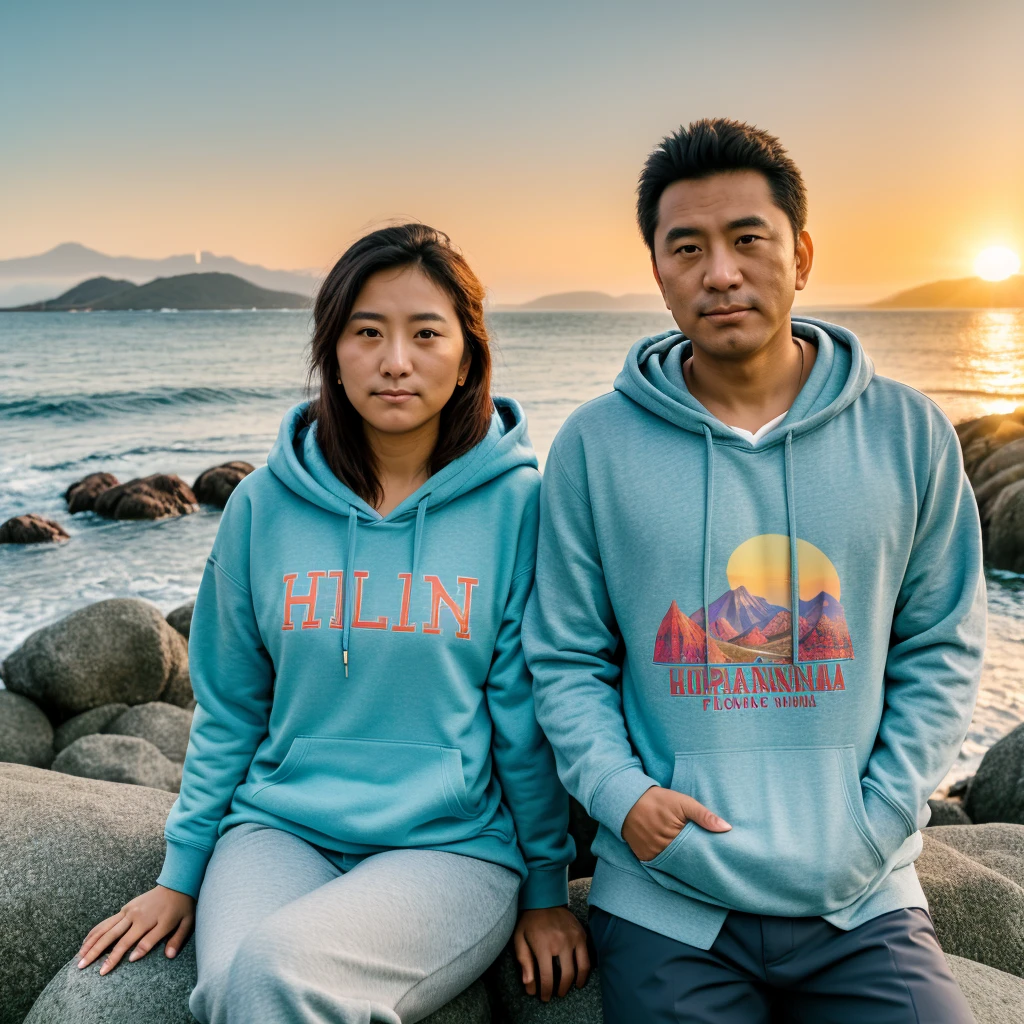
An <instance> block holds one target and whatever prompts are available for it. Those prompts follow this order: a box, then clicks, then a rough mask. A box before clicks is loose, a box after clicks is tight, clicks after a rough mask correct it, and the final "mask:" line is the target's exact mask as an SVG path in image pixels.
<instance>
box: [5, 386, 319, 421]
mask: <svg viewBox="0 0 1024 1024" xmlns="http://www.w3.org/2000/svg"><path fill="white" fill-rule="evenodd" d="M302 396H303V391H302V389H301V388H298V387H289V388H280V387H266V388H254V387H223V388H211V387H190V388H173V387H156V388H145V389H143V390H140V391H99V392H95V393H93V394H70V395H36V396H33V397H32V398H8V399H4V398H0V417H7V418H9V419H32V418H35V417H38V416H46V417H54V416H59V417H62V418H64V419H72V420H88V419H93V418H94V417H99V416H109V415H111V414H115V415H116V414H122V413H132V412H141V411H146V410H150V409H173V408H181V407H188V406H204V405H242V404H245V403H249V402H260V401H282V400H295V401H298V400H300V399H301V398H302Z"/></svg>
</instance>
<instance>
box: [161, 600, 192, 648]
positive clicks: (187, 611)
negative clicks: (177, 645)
mask: <svg viewBox="0 0 1024 1024" xmlns="http://www.w3.org/2000/svg"><path fill="white" fill-rule="evenodd" d="M195 606H196V602H195V599H193V600H191V601H189V603H188V604H183V605H179V606H178V607H177V608H175V609H174V610H173V611H170V612H168V613H167V621H168V623H170V625H171V626H172V627H173V628H174V629H176V630H177V631H178V632H179V633H180V634H181V635H182V636H183V637H184V638H185V639H186V640H187V639H188V635H189V631H190V630H191V629H192V611H193V609H194V608H195Z"/></svg>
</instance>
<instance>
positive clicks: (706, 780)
mask: <svg viewBox="0 0 1024 1024" xmlns="http://www.w3.org/2000/svg"><path fill="white" fill-rule="evenodd" d="M670 788H672V789H674V790H676V791H678V792H680V793H687V794H689V795H690V796H692V797H694V798H695V799H697V800H699V801H700V802H701V803H702V804H704V806H705V807H708V808H709V809H710V810H712V811H714V812H715V813H716V814H718V815H720V816H721V817H722V818H724V819H725V820H726V821H727V822H729V824H730V825H732V830H731V831H729V832H708V831H707V830H705V829H702V828H700V827H699V826H698V825H696V824H694V823H693V822H688V823H687V824H686V826H685V827H684V828H683V829H682V831H681V832H680V833H679V835H677V836H676V837H675V839H673V840H672V842H671V843H670V844H669V845H668V846H667V847H666V848H665V849H664V850H662V851H661V853H659V854H658V855H657V856H656V857H655V858H654V859H653V860H649V861H641V862H640V863H641V864H642V865H643V866H644V868H645V869H646V870H647V871H648V872H649V873H650V874H651V875H652V876H653V877H654V878H656V879H657V880H658V881H659V882H660V883H661V884H662V885H664V886H665V887H666V888H670V889H674V890H676V891H678V892H682V893H684V894H686V895H688V896H696V897H698V898H701V899H705V900H707V901H709V902H712V903H717V904H719V905H720V906H725V907H729V908H732V909H735V910H741V911H746V912H748V913H758V914H774V915H782V916H792V917H796V916H812V915H819V914H828V913H832V912H833V911H836V910H839V909H840V908H842V907H845V906H848V905H849V904H850V903H852V902H853V901H854V900H855V899H857V897H858V896H859V895H860V894H861V893H863V892H864V891H865V890H866V889H867V887H868V885H869V884H870V883H871V881H872V880H873V879H874V878H875V876H876V875H877V874H878V871H879V869H880V868H881V866H882V860H883V858H882V857H881V855H880V854H879V851H878V849H877V847H876V845H875V843H874V841H873V840H872V838H871V830H870V826H869V825H868V820H867V815H866V813H865V810H864V800H863V796H862V791H861V785H860V776H859V773H858V771H857V761H856V754H855V751H854V748H853V747H852V746H847V747H766V748H756V749H753V750H715V751H705V752H701V753H680V754H677V755H676V758H675V766H674V770H673V773H672V782H671V786H670Z"/></svg>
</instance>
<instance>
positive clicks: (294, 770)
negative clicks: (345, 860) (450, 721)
mask: <svg viewBox="0 0 1024 1024" xmlns="http://www.w3.org/2000/svg"><path fill="white" fill-rule="evenodd" d="M250 799H251V800H252V801H253V803H254V804H255V805H256V806H258V807H260V808H262V809H264V810H266V811H269V812H271V813H273V814H276V815H278V816H279V817H281V818H284V819H285V820H288V821H294V822H296V823H298V824H302V825H305V826H307V827H309V828H313V829H316V830H317V831H318V832H322V833H324V834H325V835H329V836H334V837H336V838H338V839H344V840H347V841H349V842H353V843H362V844H365V845H368V846H415V845H424V844H428V843H439V842H450V841H452V840H454V839H459V838H462V837H464V835H465V831H466V828H465V826H464V825H460V824H458V822H459V821H468V820H470V819H473V818H475V817H476V812H475V811H474V810H473V809H471V808H470V807H469V806H468V798H467V794H466V781H465V776H464V775H463V770H462V752H461V751H460V750H459V749H458V747H447V746H442V745H441V744H439V743H414V742H408V741H403V740H379V739H344V738H338V737H333V736H296V737H295V739H294V740H292V744H291V746H290V747H289V748H288V753H287V754H286V755H285V759H284V760H283V761H282V762H281V764H280V765H279V766H278V767H277V768H276V769H275V770H274V771H273V772H271V774H270V775H269V776H267V778H266V780H265V782H264V784H263V785H262V786H261V787H260V788H259V789H257V790H255V791H254V792H253V794H252V796H251V797H250Z"/></svg>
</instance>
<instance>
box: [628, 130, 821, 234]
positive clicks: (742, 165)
mask: <svg viewBox="0 0 1024 1024" xmlns="http://www.w3.org/2000/svg"><path fill="white" fill-rule="evenodd" d="M721 171H759V172H760V173H761V174H763V175H764V176H765V177H766V178H767V179H768V185H769V187H770V188H771V191H772V198H773V199H774V200H775V205H776V206H778V207H779V209H781V210H782V211H784V212H785V214H786V216H787V217H788V218H789V222H790V224H792V225H793V237H794V238H797V237H798V236H799V234H800V232H801V231H803V229H804V225H805V224H806V223H807V190H806V188H805V187H804V181H803V178H802V177H801V176H800V171H799V170H798V169H797V166H796V164H795V163H793V161H792V160H791V159H790V157H789V155H788V154H787V153H786V151H785V149H783V147H782V143H781V142H779V140H778V139H777V138H775V136H774V135H769V134H768V132H766V131H763V130H762V129H760V128H755V127H754V126H753V125H749V124H744V123H743V122H742V121H733V120H730V119H729V118H725V117H715V118H702V119H701V120H700V121H694V122H693V123H692V124H691V125H689V126H688V127H686V128H683V127H680V128H679V130H678V131H675V132H673V133H672V134H671V135H668V136H666V137H665V138H664V139H662V140H661V144H660V145H659V146H658V148H657V149H655V150H654V152H653V153H651V155H650V156H649V157H648V158H647V162H646V163H645V164H644V169H643V171H641V172H640V181H639V183H638V184H637V189H636V219H637V223H638V224H639V225H640V233H641V234H642V235H643V236H644V241H645V242H646V243H647V248H648V249H650V250H651V253H652V254H653V253H654V232H655V231H656V230H657V227H658V203H659V202H660V200H661V194H662V192H664V191H665V189H667V188H668V187H669V185H671V184H673V182H676V181H688V180H693V179H696V178H707V177H710V176H711V175H712V174H718V173H719V172H721Z"/></svg>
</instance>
